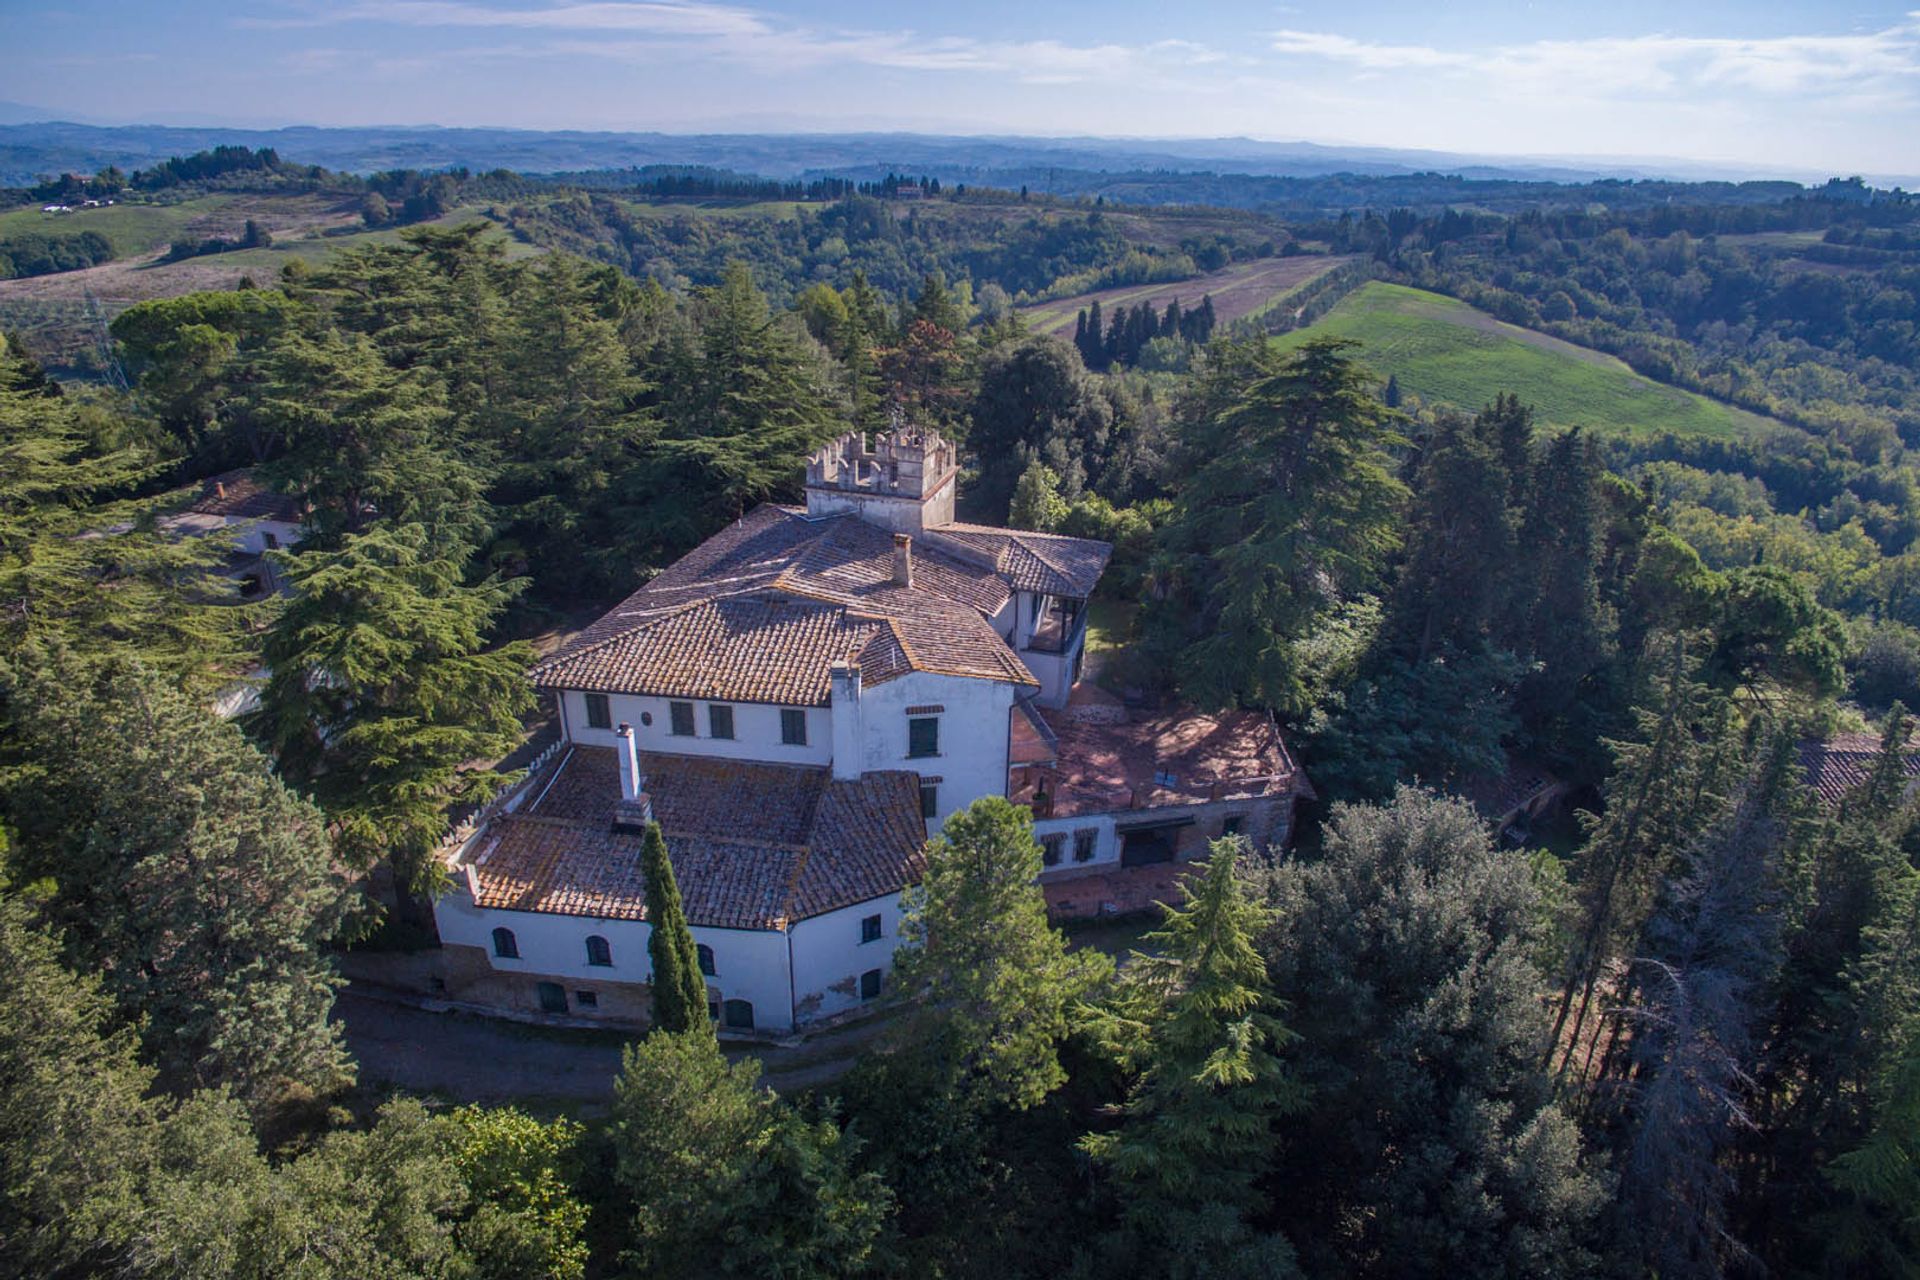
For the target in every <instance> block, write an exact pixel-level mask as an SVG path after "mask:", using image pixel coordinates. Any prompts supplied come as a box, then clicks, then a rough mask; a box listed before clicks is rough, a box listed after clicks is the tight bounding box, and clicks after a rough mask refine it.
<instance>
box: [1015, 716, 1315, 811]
mask: <svg viewBox="0 0 1920 1280" xmlns="http://www.w3.org/2000/svg"><path fill="white" fill-rule="evenodd" d="M1086 688H1087V687H1086V686H1075V690H1074V694H1075V699H1076V701H1079V700H1080V699H1081V698H1083V697H1084V696H1086V695H1085V693H1084V692H1083V691H1084V690H1085V689H1086ZM1038 713H1039V715H1040V716H1041V718H1042V719H1043V720H1044V721H1045V723H1046V724H1047V725H1048V726H1049V727H1050V728H1051V729H1052V730H1053V733H1054V736H1055V738H1056V739H1057V742H1058V745H1057V747H1056V748H1055V755H1054V760H1053V763H1052V764H1051V765H1035V766H1033V767H1032V768H1031V769H1030V770H1028V771H1027V774H1028V777H1029V782H1028V784H1027V785H1026V786H1024V787H1022V788H1021V789H1020V791H1019V792H1018V793H1017V794H1016V795H1015V796H1014V797H1013V798H1014V799H1015V800H1016V801H1017V802H1020V803H1028V802H1029V801H1031V800H1032V798H1033V796H1034V793H1035V792H1036V791H1039V790H1045V791H1046V792H1047V793H1048V795H1049V796H1050V797H1051V804H1052V808H1051V810H1050V814H1049V816H1052V817H1071V816H1073V815H1075V814H1081V813H1107V812H1112V811H1113V810H1116V809H1128V808H1142V809H1145V808H1157V807H1160V806H1163V805H1177V804H1204V803H1206V802H1207V801H1209V800H1221V799H1227V798H1229V797H1245V796H1260V795H1275V794H1280V793H1284V792H1289V791H1291V792H1294V793H1296V794H1299V795H1303V796H1310V795H1312V794H1313V789H1312V787H1311V786H1309V785H1308V783H1307V779H1306V775H1305V774H1303V773H1301V772H1300V770H1299V769H1298V767H1297V766H1296V765H1295V764H1294V761H1293V757H1292V756H1291V755H1290V754H1289V753H1288V751H1287V748H1286V744H1285V743H1284V742H1283V741H1282V740H1281V737H1280V730H1279V728H1278V727H1277V726H1276V725H1275V724H1274V722H1273V718H1272V717H1271V716H1269V715H1267V714H1266V713H1265V712H1260V711H1238V710H1235V711H1222V712H1217V713H1214V714H1206V713H1202V712H1199V711H1195V710H1193V709H1192V708H1190V707H1181V708H1176V709H1174V710H1173V711H1170V712H1159V713H1153V714H1148V715H1137V714H1134V713H1132V712H1130V711H1128V710H1127V709H1126V708H1125V707H1123V706H1120V705H1119V704H1118V703H1117V701H1113V700H1111V699H1110V698H1109V699H1107V700H1105V701H1104V703H1103V704H1098V705H1096V704H1095V703H1093V702H1091V701H1089V702H1082V703H1081V705H1080V706H1077V707H1076V706H1075V705H1074V704H1073V703H1069V704H1068V706H1067V708H1066V709H1065V710H1064V711H1055V710H1051V709H1046V708H1041V709H1038ZM1036 740H1037V735H1036ZM1017 767H1018V766H1016V768H1017Z"/></svg>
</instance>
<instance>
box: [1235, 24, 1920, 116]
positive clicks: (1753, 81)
mask: <svg viewBox="0 0 1920 1280" xmlns="http://www.w3.org/2000/svg"><path fill="white" fill-rule="evenodd" d="M1271 48H1272V49H1273V51H1274V52H1275V53H1278V54H1281V55H1282V56H1285V57H1289V58H1307V59H1318V60H1321V61H1324V62H1329V63H1333V64H1336V65H1342V66H1347V67H1351V68H1354V69H1356V70H1358V71H1361V72H1366V73H1375V72H1387V71H1409V70H1414V71H1433V72H1440V73H1446V74H1453V75H1458V76H1461V77H1469V78H1472V79H1473V80H1475V81H1476V82H1478V83H1480V84H1481V85H1482V86H1483V87H1484V88H1486V89H1489V90H1501V89H1504V90H1507V91H1509V92H1515V93H1523V94H1538V93H1560V94H1565V95H1591V96H1597V97H1607V96H1615V95H1620V94H1634V93H1637V94H1652V95H1674V94H1686V93H1701V92H1704V93H1708V94H1717V93H1725V92H1727V91H1742V92H1753V93H1761V94H1768V95H1781V96H1784V95H1793V94H1811V93H1822V92H1828V91H1834V92H1846V93H1849V94H1852V93H1855V92H1858V91H1859V90H1860V89H1861V87H1862V86H1863V85H1865V84H1869V83H1871V84H1876V85H1880V86H1882V87H1883V88H1884V87H1887V86H1910V85H1912V84H1915V83H1916V82H1920V11H1916V12H1914V13H1910V14H1908V15H1907V20H1906V21H1904V22H1900V23H1896V24H1894V25H1892V26H1889V27H1886V28H1884V29H1882V30H1879V31H1873V32H1865V33H1861V34H1855V35H1838V36H1834V35H1788V36H1771V37H1761V38H1732V37H1711V36H1670V35H1645V36H1609V37H1600V38H1595V39H1588V40H1537V41H1534V42H1532V43H1529V44H1515V45H1501V46H1495V47H1493V48H1490V49H1486V50H1480V51H1464V50H1449V49H1440V48H1435V47H1432V46H1427V45H1390V44H1374V43H1370V42H1367V41H1362V40H1354V39H1351V38H1349V37H1347V36H1342V35H1338V34H1334V33H1331V32H1321V31H1296V30H1281V31H1276V32H1274V33H1273V34H1272V38H1271Z"/></svg>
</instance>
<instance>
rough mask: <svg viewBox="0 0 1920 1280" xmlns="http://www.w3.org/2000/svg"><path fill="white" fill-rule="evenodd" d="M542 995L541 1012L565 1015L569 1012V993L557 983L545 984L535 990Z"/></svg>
mask: <svg viewBox="0 0 1920 1280" xmlns="http://www.w3.org/2000/svg"><path fill="white" fill-rule="evenodd" d="M535 990H536V991H538V992H539V993H540V1012H542V1013H565V1012H566V1011H567V991H566V988H565V987H562V986H561V985H560V984H559V983H557V982H543V983H541V984H540V985H539V986H538V987H536V988H535Z"/></svg>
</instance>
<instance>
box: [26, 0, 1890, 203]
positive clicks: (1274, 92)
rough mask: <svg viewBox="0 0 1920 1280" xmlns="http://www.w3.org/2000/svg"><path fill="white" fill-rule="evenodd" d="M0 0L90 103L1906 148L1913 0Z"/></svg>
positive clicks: (1821, 158) (649, 121) (1689, 154)
mask: <svg viewBox="0 0 1920 1280" xmlns="http://www.w3.org/2000/svg"><path fill="white" fill-rule="evenodd" d="M1915 2H1916V0H1904V3H1896V4H1891V5H1874V4H1850V3H1846V0H1839V2H1838V3H1825V4H1823V3H1817V2H1809V0H1798V2H1792V3H1789V2H1786V0H1773V2H1769V0H1750V2H1748V3H1731V2H1728V0H1692V2H1690V3H1680V2H1677V0H1669V3H1664V4H1651V3H1640V2H1639V0H1608V2H1606V3H1598V2H1590V3H1580V4H1571V3H1551V2H1546V0H1542V2H1540V3H1512V2H1509V3H1473V4H1451V5H1450V4H1444V3H1432V2H1431V0H1430V2H1428V3H1421V4H1391V3H1378V2H1375V0H1295V2H1293V3H1286V4H1239V3H1225V4H1196V3H1184V4H1183V3H1167V2H1165V0H1162V2H1161V3H1153V4H1130V3H1124V2H1120V3H1101V4H1096V3H1085V2H1082V0H1073V2H1071V3H1048V4H1037V3H1031V2H1028V3H1020V2H1018V0H972V2H970V3H966V4H950V5H937V6H936V5H922V6H914V5H903V4H899V3H891V4H883V3H875V2H860V3H831V2H829V0H811V2H774V3H739V4H732V3H725V4H722V3H692V2H686V0H645V2H641V0H580V2H574V0H334V2H332V3H325V2H321V0H249V2H248V3H245V4H244V5H241V4H223V3H212V2H210V0H187V2H185V3H164V2H153V0H150V2H148V3H129V2H127V0H61V2H60V3H58V4H46V3H38V2H36V0H0V98H5V99H8V100H12V101H16V102H23V103H30V104H33V105H35V106H43V107H49V108H54V109H56V110H58V111H59V112H61V113H62V114H69V115H72V116H75V117H81V116H84V117H87V118H92V119H101V120H113V121H131V120H140V121H156V122H166V123H213V124H234V125H240V124H245V125H275V124H292V123H301V124H463V125H508V126H519V127H527V128H582V129H663V130H669V131H674V132H687V131H693V130H705V129H718V130H727V129H748V130H771V129H811V130H823V129H847V128H859V129H910V130H922V131H939V132H969V133H1024V134H1049V135H1061V134H1102V135H1114V136H1119V135H1124V136H1132V137H1218V136H1227V135H1245V136H1250V137H1257V138H1268V139H1277V140H1294V139H1306V140H1310V141H1316V142H1328V143H1347V144H1369V145H1379V146H1396V147H1421V148H1433V149H1439V150H1450V151H1464V152H1474V153H1484V154H1496V155H1556V156H1613V157H1649V158H1651V157H1677V158H1686V159H1692V160H1701V161H1712V162H1721V163H1733V164H1743V165H1754V166H1767V167H1773V168H1798V169H1804V170H1810V171H1817V172H1863V173H1867V174H1869V175H1873V174H1912V173H1920V9H1915V8H1914V7H1913V6H1914V4H1915Z"/></svg>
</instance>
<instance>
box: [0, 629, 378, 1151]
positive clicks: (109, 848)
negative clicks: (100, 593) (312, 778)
mask: <svg viewBox="0 0 1920 1280" xmlns="http://www.w3.org/2000/svg"><path fill="white" fill-rule="evenodd" d="M30 669H31V671H32V674H31V675H29V676H26V677H25V678H22V679H18V680H14V681H10V682H7V684H6V686H5V688H4V694H5V698H6V702H7V704H8V710H9V713H10V717H11V719H12V724H11V725H10V732H9V735H8V746H7V749H6V750H5V752H4V754H3V755H0V816H4V819H5V821H6V822H7V823H8V824H9V825H11V826H12V827H13V828H14V830H15V831H16V832H17V833H18V836H19V840H18V848H17V850H16V852H15V856H14V864H15V867H16V868H17V870H18V871H19V873H20V874H21V875H22V876H23V877H26V878H28V879H33V880H41V881H43V882H44V884H45V886H46V896H45V898H44V900H43V903H44V911H45V914H46V916H47V918H48V919H49V920H50V921H51V922H53V923H54V924H56V925H57V926H58V927H59V928H60V930H61V931H62V935H63V938H64V941H65V944H66V948H67V952H68V955H69V956H70V957H71V959H72V962H73V963H74V965H75V967H77V968H80V969H83V970H84V971H86V972H89V973H97V974H99V975H101V978H102V980H103V982H104V984H105V988H106V990H107V991H108V992H109V993H111V994H112V995H113V997H114V998H115V999H116V1000H117V1001H118V1002H119V1004H120V1007H121V1010H122V1012H123V1013H124V1015H125V1016H126V1017H127V1018H128V1019H129V1020H134V1019H141V1018H144V1019H145V1032H144V1036H143V1039H144V1042H145V1046H146V1052H147V1056H148V1058H149V1060H150V1061H151V1062H152V1063H153V1064H154V1065H155V1066H156V1067H158V1068H159V1070H160V1073H161V1082H162V1083H163V1084H164V1085H166V1086H168V1087H169V1088H172V1089H175V1090H181V1091H184V1090H186V1089H189V1088H195V1087H224V1088H227V1089H230V1090H232V1091H233V1093H235V1094H236V1095H237V1096H239V1097H240V1098H242V1099H244V1100H245V1101H246V1102H247V1103H248V1104H249V1105H250V1106H251V1107H252V1108H253V1109H254V1110H255V1111H256V1113H261V1112H265V1111H266V1110H268V1109H269V1108H271V1107H272V1106H273V1105H274V1104H275V1103H276V1102H278V1101H279V1100H280V1099H281V1097H282V1096H283V1095H284V1094H286V1093H288V1092H289V1091H297V1092H303V1093H310V1094H325V1093H327V1092H330V1091H332V1090H334V1089H336V1088H338V1087H340V1086H342V1085H344V1084H346V1083H349V1082H350V1080H351V1074H352V1073H351V1067H350V1064H349V1062H348V1060H347V1058H346V1055H345V1052H344V1051H343V1049H342V1048H341V1044H340V1037H339V1031H338V1028H336V1027H334V1026H331V1025H330V1024H329V1023H328V1013H329V1012H330V1010H331V1009H332V1007H333V994H334V989H335V987H336V986H337V985H338V979H337V978H336V977H335V976H334V973H333V965H332V962H331V960H330V959H329V958H328V956H327V954H326V952H325V950H324V948H325V947H326V945H327V944H328V943H329V942H330V941H331V940H332V939H333V937H334V935H335V933H336V932H337V931H338V930H339V928H340V926H341V924H342V922H343V920H344V919H345V917H346V914H347V901H348V898H347V893H346V886H345V884H344V883H343V880H342V878H341V877H340V876H338V875H337V874H336V873H335V870H334V867H333V865H332V850H331V849H330V847H329V845H328V841H327V836H326V831H325V827H324V824H323V820H322V817H321V815H320V813H319V811H318V810H316V809H315V808H314V807H313V806H312V805H311V804H308V803H307V802H305V801H304V800H301V799H300V798H298V797H296V796H295V795H293V794H292V793H291V792H290V791H288V790H287V789H286V787H284V786H283V785H281V783H280V781H279V780H278V779H277V778H275V777H274V776H273V774H272V772H271V771H270V769H269V767H268V763H267V761H266V760H265V759H264V758H263V757H262V756H261V755H260V753H259V752H258V751H256V750H254V749H253V747H252V746H250V745H249V744H248V743H247V741H246V740H245V739H244V738H243V737H242V736H241V734H240V731H239V729H238V728H237V727H235V726H234V725H232V724H230V723H227V722H225V721H223V720H220V719H218V718H217V717H216V716H214V715H213V713H212V712H210V711H208V710H207V709H206V708H205V707H204V706H202V705H199V704H198V703H197V702H196V700H194V699H192V698H190V697H188V696H186V695H184V694H182V693H180V692H179V691H178V689H177V688H176V687H174V685H173V683H172V682H171V681H170V680H168V679H167V678H166V677H164V676H161V675H158V674H156V673H154V672H151V671H148V670H145V669H144V668H142V667H140V666H139V665H138V664H136V663H134V662H131V661H129V660H127V659H124V658H107V659H103V660H99V661H96V662H92V663H89V662H86V661H84V660H82V659H79V658H76V657H74V656H72V655H70V654H65V653H44V652H43V653H39V654H37V655H35V661H34V662H33V663H32V664H31V668H30Z"/></svg>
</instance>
